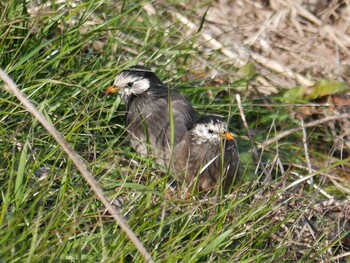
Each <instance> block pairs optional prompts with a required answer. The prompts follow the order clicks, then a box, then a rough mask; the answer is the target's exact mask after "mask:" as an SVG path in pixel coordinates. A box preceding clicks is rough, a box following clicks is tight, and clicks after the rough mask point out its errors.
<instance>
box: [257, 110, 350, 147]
mask: <svg viewBox="0 0 350 263" xmlns="http://www.w3.org/2000/svg"><path fill="white" fill-rule="evenodd" d="M347 118H350V114H349V113H344V114H340V115H334V116H328V117H325V118H323V119H320V120H316V121H312V122H309V123H307V124H305V125H304V127H305V128H310V127H314V126H317V125H320V124H323V123H326V122H329V121H334V120H341V119H347ZM300 130H302V127H296V128H293V129H290V130H288V131H284V132H281V133H280V134H278V135H277V136H276V137H274V138H271V139H269V140H267V141H265V142H264V143H263V144H261V145H259V146H258V147H259V148H265V147H266V146H268V145H270V144H273V143H275V142H277V141H279V140H281V139H282V138H284V137H287V136H289V135H291V134H293V133H295V132H297V131H300Z"/></svg>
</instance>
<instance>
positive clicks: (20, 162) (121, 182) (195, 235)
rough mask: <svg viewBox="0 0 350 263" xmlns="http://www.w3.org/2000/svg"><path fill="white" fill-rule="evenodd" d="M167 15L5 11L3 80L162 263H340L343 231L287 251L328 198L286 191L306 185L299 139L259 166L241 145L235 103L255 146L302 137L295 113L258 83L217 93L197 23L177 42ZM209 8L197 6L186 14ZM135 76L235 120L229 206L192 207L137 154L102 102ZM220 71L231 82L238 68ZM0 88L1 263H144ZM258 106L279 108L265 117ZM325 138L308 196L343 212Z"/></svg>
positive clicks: (179, 31)
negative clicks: (139, 69) (151, 75)
mask: <svg viewBox="0 0 350 263" xmlns="http://www.w3.org/2000/svg"><path fill="white" fill-rule="evenodd" d="M169 2H170V3H169V4H167V5H162V4H159V5H157V9H156V10H155V11H156V13H155V14H150V12H151V11H149V10H148V11H147V9H145V8H144V6H145V4H148V1H106V0H100V1H85V2H84V1H78V0H77V1H63V2H62V1H45V2H44V3H40V4H39V3H38V2H36V1H27V2H25V1H23V2H18V1H8V2H6V1H5V2H4V1H2V2H1V7H2V9H3V12H2V13H1V16H0V33H1V34H0V58H1V59H0V67H1V68H2V69H4V70H5V72H6V73H7V74H9V76H10V77H11V78H12V79H13V80H14V81H15V82H16V83H17V85H18V86H19V87H20V88H21V90H22V91H23V92H24V93H25V94H26V95H27V96H28V98H29V99H30V100H31V101H32V102H33V103H34V104H35V105H36V106H37V107H38V108H39V109H40V110H41V111H42V112H43V114H44V115H45V116H46V118H47V119H48V120H49V121H50V122H51V123H52V124H53V125H54V126H55V127H56V128H57V129H58V130H59V131H60V132H61V133H62V135H63V136H64V137H65V139H66V140H67V141H69V142H70V143H71V144H72V145H73V148H74V149H75V150H76V151H77V153H78V154H79V155H81V157H82V158H83V159H84V160H85V161H86V163H88V166H89V169H90V170H91V171H92V172H93V174H94V176H95V178H96V179H97V180H98V181H99V183H100V185H101V186H102V188H103V189H104V190H105V191H106V193H107V195H108V197H109V199H110V200H111V201H112V202H113V204H114V205H115V206H116V207H117V208H118V209H119V211H120V213H121V215H122V216H123V217H124V218H125V219H126V220H127V222H128V223H129V225H130V226H131V228H132V229H133V231H135V233H136V234H137V236H138V237H139V238H140V240H141V241H142V242H144V244H145V247H146V248H147V249H148V251H149V252H150V253H151V255H152V257H153V258H154V260H155V261H156V262H235V261H239V262H267V261H268V262H273V261H275V262H279V261H280V260H281V259H282V258H283V259H284V260H297V259H300V258H301V259H302V260H304V262H305V261H310V262H311V261H317V260H319V259H320V258H321V259H324V260H326V261H327V260H329V259H331V258H332V257H334V256H335V254H336V253H341V251H342V249H343V248H342V247H340V248H338V249H337V250H330V248H332V247H333V246H336V245H339V243H340V240H341V238H343V237H344V235H346V232H342V233H341V235H337V234H334V231H335V232H336V230H334V229H332V228H329V229H327V228H326V227H324V228H323V226H324V225H322V224H321V225H320V227H322V230H324V231H325V232H324V234H323V235H321V236H319V237H318V239H317V241H316V242H315V244H314V245H313V246H310V247H307V246H303V249H299V248H297V249H295V250H292V249H291V247H293V245H294V244H293V242H292V240H293V237H294V236H293V235H294V234H293V232H292V229H294V228H297V227H299V225H298V222H299V221H300V220H301V218H303V217H305V215H311V214H308V213H312V212H310V211H314V210H315V211H316V210H317V209H314V208H313V206H314V205H315V206H316V207H321V203H322V202H323V201H324V200H328V198H327V197H325V195H324V194H323V193H322V192H321V191H320V190H319V188H316V189H315V188H314V187H313V185H309V184H307V183H306V180H305V182H300V183H299V184H296V185H295V186H291V184H292V183H293V182H295V181H296V180H298V179H300V176H303V175H306V174H309V173H308V171H307V170H306V169H305V163H306V162H307V160H306V156H305V152H304V144H303V134H302V130H299V131H296V132H295V133H292V134H290V135H289V136H288V137H286V138H283V140H282V141H278V142H277V141H276V142H275V143H272V144H270V145H268V146H266V147H264V151H263V152H262V154H261V155H259V156H256V155H255V154H254V153H253V152H254V151H253V150H252V145H251V143H250V142H249V140H247V139H245V138H244V137H245V136H246V134H247V131H246V130H245V129H244V128H243V125H242V120H241V116H240V113H239V110H238V107H237V105H236V101H235V94H237V93H239V94H241V97H242V98H243V107H244V113H245V116H246V118H247V122H248V124H249V129H250V131H249V132H251V134H252V137H253V140H254V143H255V146H256V147H259V146H261V145H262V144H263V143H264V141H265V140H267V139H269V138H272V137H275V136H276V135H278V134H279V132H280V131H283V130H288V129H292V128H294V127H295V126H299V125H300V119H299V118H298V117H297V116H294V115H293V112H297V111H298V109H295V108H293V107H294V106H288V105H286V104H283V100H279V99H278V98H263V97H258V96H255V97H251V98H250V97H247V96H246V92H247V90H248V88H249V83H250V82H253V81H255V78H256V77H257V74H255V72H254V74H251V72H250V73H249V74H248V75H249V76H248V77H247V78H244V77H236V78H234V79H230V81H226V80H225V81H224V82H215V81H213V80H212V79H211V78H210V76H206V75H205V69H201V68H193V64H192V62H193V61H194V60H195V58H196V57H198V56H201V54H202V50H201V44H198V42H197V40H198V37H199V35H200V33H201V31H200V29H201V27H200V22H199V23H198V24H197V25H198V31H197V33H196V34H193V35H192V36H191V37H190V38H187V39H186V40H184V35H185V33H184V32H183V26H182V25H181V24H180V23H179V22H178V21H177V20H176V19H175V18H174V17H173V16H172V14H171V12H170V10H176V8H177V7H178V4H177V3H176V1H169ZM209 5H210V1H203V2H200V4H198V5H197V6H195V5H194V6H193V10H196V9H197V8H200V7H203V6H204V7H207V6H208V7H209ZM193 10H186V12H188V13H191V12H194V11H193ZM199 21H202V20H199ZM216 52H218V51H216V50H215V51H213V53H214V54H215V53H216ZM136 64H142V65H145V66H148V67H151V68H152V69H154V70H155V71H156V73H157V74H158V75H159V76H160V78H161V79H162V80H163V81H164V82H165V83H167V84H169V85H170V88H176V89H177V90H178V91H179V92H180V93H181V94H183V95H185V96H186V97H187V98H188V99H189V100H190V101H191V103H192V104H193V105H194V108H195V109H196V110H197V112H198V113H199V114H206V113H211V114H220V115H222V116H224V117H225V118H227V119H228V120H229V121H230V128H232V129H233V130H234V132H235V133H237V134H238V135H239V137H238V139H237V142H238V147H239V151H240V153H241V158H242V160H243V168H244V169H243V170H244V178H245V179H244V182H243V183H242V184H241V185H238V186H236V187H234V190H233V194H232V195H230V196H223V195H222V196H220V197H219V198H218V199H216V198H214V197H213V195H210V194H209V195H208V196H205V197H203V196H201V195H199V194H198V195H196V194H194V196H191V197H186V196H185V194H184V193H182V192H181V191H180V190H179V189H177V188H175V190H174V189H173V187H172V186H173V185H174V184H171V183H172V182H174V181H175V176H174V175H173V174H171V173H169V174H165V173H164V170H163V169H162V168H161V167H158V166H157V165H156V164H155V162H154V161H153V160H152V158H142V157H140V156H138V155H137V154H136V153H135V152H134V151H133V150H132V149H131V146H130V144H129V142H128V141H127V140H126V136H125V127H124V105H123V104H122V103H121V101H120V98H119V97H114V98H112V97H111V98H105V99H100V98H99V95H100V93H101V92H102V91H103V90H104V89H105V88H106V87H108V86H109V85H110V84H111V83H112V82H113V80H114V77H115V75H116V73H117V72H119V71H120V70H122V69H124V68H127V67H129V66H131V65H136ZM219 66H220V67H222V68H223V70H224V71H225V74H227V75H231V76H237V72H238V70H239V69H237V68H234V67H228V66H227V67H226V66H225V65H219ZM189 72H193V74H194V76H196V77H189ZM203 76H204V77H203ZM0 85H1V86H0V87H1V89H0V141H1V143H0V156H2V158H1V159H0V193H1V198H0V200H1V201H0V204H1V210H0V262H1V261H4V262H22V261H28V262H37V261H38V262H43V261H45V262H57V261H74V262H75V261H83V262H97V261H100V262H115V261H120V262H142V260H143V259H142V257H141V255H140V254H138V253H137V251H136V249H135V247H134V246H133V244H132V243H131V242H130V240H128V239H127V237H126V235H125V234H124V233H123V232H122V231H121V230H120V228H119V227H118V226H117V225H116V224H115V222H114V221H113V220H112V219H111V218H110V216H109V215H108V213H106V211H105V209H104V207H103V206H102V204H101V203H100V202H99V201H98V200H97V199H96V197H95V196H94V195H93V194H92V191H91V189H90V188H89V186H88V185H87V184H86V182H85V181H83V180H82V178H81V176H80V175H79V172H78V171H77V169H76V168H75V167H74V165H73V164H72V162H71V160H69V159H68V158H67V156H66V155H65V154H64V153H63V151H62V149H60V147H58V145H57V144H56V142H55V141H54V139H53V138H52V137H51V136H50V134H48V132H47V131H46V130H45V129H44V128H43V127H42V126H41V125H40V124H39V123H38V122H37V120H35V119H34V118H33V117H32V116H31V115H30V114H29V113H28V112H27V111H26V110H24V109H23V107H22V106H21V105H20V104H19V103H18V101H17V100H16V98H15V97H14V96H13V95H12V94H10V93H8V92H7V91H5V89H4V88H3V83H1V84H0ZM266 100H268V101H269V102H270V103H271V104H272V103H274V104H275V105H273V106H271V105H269V106H266V104H265V102H266ZM271 107H272V108H271ZM291 116H294V117H291ZM330 137H331V132H329V131H328V132H325V131H324V130H323V129H322V128H319V127H315V128H314V129H313V130H311V131H310V133H309V134H308V138H307V140H308V142H309V154H310V155H311V156H313V157H314V158H315V159H317V160H319V162H327V163H329V168H325V169H323V170H322V171H320V172H318V171H314V177H313V178H314V184H315V185H321V186H322V189H323V190H324V191H326V193H328V194H330V195H333V196H336V197H338V198H339V200H344V199H346V197H347V195H348V192H347V191H348V190H349V186H347V185H346V184H345V183H343V182H338V181H332V180H331V181H329V180H326V179H327V176H325V174H327V173H333V174H336V173H338V172H339V171H336V169H337V168H339V167H342V166H347V163H348V162H345V161H343V159H345V158H342V157H343V156H341V154H340V153H339V152H337V151H336V150H334V151H333V152H331V151H330V150H329V149H331V147H332V145H333V141H332V140H331V139H330ZM260 150H261V148H259V152H261V151H260ZM260 157H261V159H260ZM345 157H347V156H345ZM259 163H261V164H262V165H259ZM267 179H269V180H267ZM286 186H290V188H288V190H286V191H283V189H286ZM169 196H170V197H169ZM290 200H293V202H290ZM309 208H310V209H311V210H310V209H309ZM308 209H309V210H308ZM312 209H314V210H312ZM315 213H316V212H315ZM315 213H314V214H312V215H313V217H312V218H311V216H309V217H310V218H308V220H310V221H313V220H314V218H315V217H317V216H315ZM317 219H318V217H317ZM338 219H339V220H340V221H341V219H342V217H341V216H339V217H338ZM315 220H316V219H315ZM316 221H317V220H316ZM335 221H336V222H338V223H339V222H340V221H337V220H335ZM317 222H318V221H317ZM341 223H344V222H343V221H341ZM347 224H348V223H347ZM281 229H282V230H281ZM288 229H289V230H290V231H289V232H288ZM332 231H333V232H332ZM332 234H334V235H333V236H332V238H331V239H329V237H330V236H331V235H332ZM299 241H300V240H299ZM300 242H301V241H300ZM295 247H297V245H295ZM301 251H302V253H301Z"/></svg>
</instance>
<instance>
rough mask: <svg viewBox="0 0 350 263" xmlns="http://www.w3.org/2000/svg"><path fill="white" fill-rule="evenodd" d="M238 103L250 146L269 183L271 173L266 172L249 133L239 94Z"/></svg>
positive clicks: (237, 95)
mask: <svg viewBox="0 0 350 263" xmlns="http://www.w3.org/2000/svg"><path fill="white" fill-rule="evenodd" d="M236 101H237V105H238V109H239V113H240V115H241V119H242V122H243V125H244V128H245V129H246V131H247V134H248V138H249V141H250V144H251V146H252V150H253V154H254V156H255V158H256V159H257V160H258V163H259V165H258V166H260V168H261V169H262V170H263V172H264V174H265V176H266V178H265V182H267V181H268V180H269V178H270V175H271V174H269V173H268V172H267V171H266V169H265V167H264V166H263V164H262V162H261V155H259V152H258V149H257V147H256V146H255V143H254V140H253V138H252V135H251V133H250V131H249V127H248V123H247V120H246V118H245V115H244V111H243V106H242V101H241V96H240V95H239V94H236Z"/></svg>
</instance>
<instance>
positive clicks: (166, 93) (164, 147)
mask: <svg viewBox="0 0 350 263" xmlns="http://www.w3.org/2000/svg"><path fill="white" fill-rule="evenodd" d="M113 93H119V94H120V95H121V98H122V100H123V101H124V102H125V105H126V114H125V126H126V128H127V131H128V137H129V139H130V141H131V144H132V147H133V148H134V150H135V151H136V152H138V153H139V154H141V155H142V156H149V155H152V156H154V157H155V158H156V161H157V162H158V163H159V164H161V165H167V164H168V160H169V156H170V152H171V147H170V136H171V125H170V117H169V100H170V101H171V108H172V117H173V121H174V122H173V123H174V125H173V127H174V145H176V144H178V143H179V142H180V141H181V140H182V138H183V136H185V134H186V133H187V132H188V131H189V130H190V129H191V128H192V126H193V124H194V123H195V121H196V119H197V117H196V113H195V111H194V109H193V107H192V105H191V104H190V103H189V102H188V101H187V99H186V98H184V97H183V96H181V95H180V94H178V93H177V92H175V91H173V90H169V89H168V87H167V86H165V85H164V84H163V82H162V81H161V80H160V79H159V78H158V77H157V76H156V75H155V74H154V73H153V72H152V71H149V70H147V69H145V68H143V67H140V66H135V67H132V68H129V69H127V70H123V71H121V72H120V73H119V74H118V75H117V76H116V78H115V81H114V84H113V86H111V87H109V88H108V89H107V90H105V92H104V94H105V95H106V94H113Z"/></svg>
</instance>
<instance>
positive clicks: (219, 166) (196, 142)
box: [173, 115, 240, 192]
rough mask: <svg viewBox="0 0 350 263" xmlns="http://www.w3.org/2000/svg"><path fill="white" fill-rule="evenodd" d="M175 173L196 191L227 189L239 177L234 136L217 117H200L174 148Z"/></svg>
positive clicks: (238, 162) (238, 163) (238, 161)
mask: <svg viewBox="0 0 350 263" xmlns="http://www.w3.org/2000/svg"><path fill="white" fill-rule="evenodd" d="M173 169H174V172H175V173H176V174H177V175H178V176H179V178H180V181H184V180H185V181H186V183H187V184H188V185H189V186H191V187H192V188H193V187H194V188H195V189H197V190H199V191H209V190H211V189H213V188H215V187H217V186H218V187H222V189H223V190H224V191H225V192H227V191H229V189H230V188H231V186H232V185H233V183H235V182H237V181H239V180H240V159H239V155H238V151H237V148H236V143H235V141H234V138H233V135H232V134H231V133H230V132H229V131H228V130H227V123H226V122H225V121H224V120H223V119H222V118H220V117H218V116H214V115H206V116H203V117H200V118H199V119H198V120H197V122H196V124H195V125H194V127H193V128H192V129H191V130H190V131H189V132H188V133H187V134H186V136H184V137H183V139H182V141H181V142H180V143H179V144H177V145H176V147H175V149H174V160H173Z"/></svg>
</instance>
